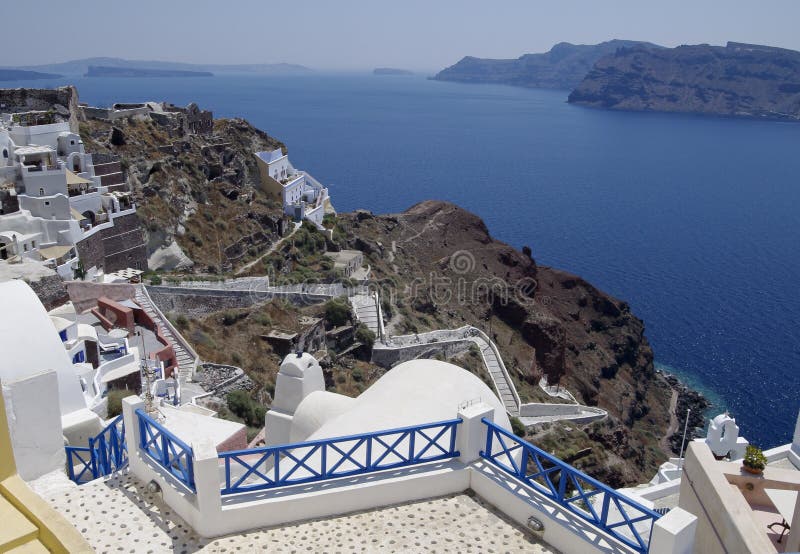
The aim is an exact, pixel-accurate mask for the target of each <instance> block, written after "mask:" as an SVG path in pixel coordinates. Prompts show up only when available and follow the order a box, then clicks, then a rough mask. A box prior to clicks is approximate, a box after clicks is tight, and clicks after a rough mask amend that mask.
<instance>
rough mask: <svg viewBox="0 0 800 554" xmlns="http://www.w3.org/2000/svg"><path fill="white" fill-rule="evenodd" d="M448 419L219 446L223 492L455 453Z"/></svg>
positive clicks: (454, 422)
mask: <svg viewBox="0 0 800 554" xmlns="http://www.w3.org/2000/svg"><path fill="white" fill-rule="evenodd" d="M459 423H461V419H460V418H459V419H451V420H449V421H440V422H437V423H429V424H425V425H417V426H413V427H403V428H400V429H390V430H387V431H377V432H374V433H365V434H362V435H351V436H346V437H336V438H331V439H322V440H315V441H309V442H301V443H296V444H286V445H281V446H268V447H262V448H254V449H250V450H237V451H233V452H222V453H220V454H219V458H220V459H221V460H223V461H224V463H225V483H224V484H222V486H221V488H222V491H221V492H222V494H236V493H241V492H251V491H257V490H262V489H269V488H274V487H283V486H287V485H297V484H299V483H308V482H312V481H324V480H326V479H336V478H338V477H348V476H352V475H359V474H362V473H370V472H374V471H382V470H386V469H394V468H398V467H404V466H411V465H415V464H421V463H426V462H433V461H436V460H444V459H448V458H454V457H456V456H459V455H460V454H459V452H458V451H457V450H456V427H457V426H458V424H459Z"/></svg>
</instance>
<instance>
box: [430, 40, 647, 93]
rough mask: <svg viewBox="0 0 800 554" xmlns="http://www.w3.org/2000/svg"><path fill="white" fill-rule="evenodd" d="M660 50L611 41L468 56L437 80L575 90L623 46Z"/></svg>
mask: <svg viewBox="0 0 800 554" xmlns="http://www.w3.org/2000/svg"><path fill="white" fill-rule="evenodd" d="M633 46H641V47H656V46H655V45H654V44H650V43H645V42H637V41H631V40H610V41H607V42H602V43H600V44H592V45H586V44H578V45H576V44H570V43H568V42H560V43H558V44H556V45H555V46H553V48H552V49H550V51H549V52H545V53H542V54H525V55H524V56H521V57H519V58H517V59H516V60H492V59H482V58H473V57H471V56H467V57H465V58H462V59H461V61H459V62H458V63H457V64H455V65H452V66H450V67H448V68H446V69H443V70H442V71H440V72H439V73H438V74H437V75H436V76H435V77H434V79H436V80H439V81H459V82H464V83H497V84H504V85H515V86H522V87H530V88H552V89H572V88H574V87H575V86H576V85H577V84H578V83H580V82H581V80H582V79H583V78H584V77H585V76H586V74H587V73H588V72H589V70H590V69H591V68H592V66H593V65H594V63H595V62H596V61H597V60H598V59H600V58H602V57H603V56H605V55H607V54H611V53H613V52H615V51H616V50H617V49H619V48H623V47H633Z"/></svg>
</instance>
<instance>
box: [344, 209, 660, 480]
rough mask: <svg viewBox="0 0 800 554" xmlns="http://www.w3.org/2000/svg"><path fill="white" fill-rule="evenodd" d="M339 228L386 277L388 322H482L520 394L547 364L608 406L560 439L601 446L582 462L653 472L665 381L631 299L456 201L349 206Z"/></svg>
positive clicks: (618, 475)
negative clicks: (556, 262)
mask: <svg viewBox="0 0 800 554" xmlns="http://www.w3.org/2000/svg"><path fill="white" fill-rule="evenodd" d="M339 229H340V230H341V231H342V232H343V233H344V236H345V237H346V238H345V240H346V241H347V243H348V246H350V247H355V248H360V249H362V250H364V251H365V252H366V254H367V257H368V261H369V264H370V266H371V267H372V269H373V272H374V276H375V277H376V278H377V279H378V280H379V281H382V283H383V287H382V291H383V292H382V296H383V297H384V299H385V301H386V302H389V303H390V304H391V305H390V306H388V307H389V311H390V312H391V313H392V320H391V322H390V323H389V328H390V332H392V333H394V334H402V333H407V332H422V331H425V330H430V329H435V328H454V327H458V326H461V325H466V324H471V325H477V326H481V327H483V328H484V329H485V330H486V331H487V332H488V333H489V334H491V335H492V338H493V339H494V340H495V342H496V343H497V345H498V347H499V348H500V350H501V353H502V355H503V358H504V361H505V362H506V365H507V366H508V367H509V371H510V372H511V374H512V378H514V380H515V382H516V385H517V388H518V390H519V392H520V395H521V397H522V398H523V402H525V401H544V400H545V399H544V398H542V397H541V396H537V395H540V394H541V391H540V390H539V389H538V387H537V386H536V383H538V380H539V377H540V376H541V375H542V374H546V375H547V376H548V380H549V382H550V383H556V382H559V381H560V383H561V384H562V385H565V386H567V387H568V388H569V389H570V390H571V391H572V392H573V393H574V394H575V396H576V397H577V398H578V400H579V401H581V402H583V403H586V404H589V405H596V406H600V407H602V408H604V409H606V410H607V411H608V412H609V414H611V417H610V418H609V420H608V421H606V422H603V423H598V424H595V425H593V426H590V427H589V428H587V429H585V430H576V429H573V430H572V431H571V432H572V433H573V435H572V436H571V439H570V440H571V441H572V442H570V440H566V439H563V438H562V439H559V440H565V441H566V442H564V444H562V445H561V446H560V447H558V448H557V450H558V452H559V453H561V454H562V455H567V454H568V451H569V447H567V446H566V445H567V444H569V445H571V446H576V445H580V448H585V447H587V446H588V447H592V448H594V449H595V453H600V452H603V456H606V455H607V456H608V458H607V459H604V460H603V461H602V462H601V461H598V462H597V464H596V465H595V466H594V467H586V466H584V468H585V469H587V470H589V471H591V472H592V474H594V475H595V476H598V477H602V478H603V479H605V480H607V481H608V482H611V483H615V484H624V483H633V482H637V481H641V480H642V479H645V480H647V479H649V478H650V477H651V476H652V472H653V471H654V470H655V468H656V466H657V465H658V463H660V462H662V461H663V460H664V459H665V458H666V452H665V451H664V450H662V447H661V444H660V439H661V438H663V437H664V436H665V435H666V434H667V432H668V430H669V426H670V413H669V412H670V410H669V401H670V397H671V394H672V393H671V389H670V388H669V385H668V384H667V382H666V381H665V380H664V378H663V377H662V376H661V375H659V374H658V373H657V372H656V371H655V370H654V368H653V352H652V350H651V348H650V345H649V343H648V342H647V338H646V337H645V336H644V325H643V323H642V322H641V320H639V319H638V318H637V317H636V316H634V315H633V314H632V313H631V311H630V309H629V307H628V305H627V304H625V303H624V302H622V301H620V300H617V299H615V298H612V297H610V296H609V295H607V294H605V293H603V292H602V291H600V290H598V289H597V288H595V287H593V286H592V285H591V284H589V283H587V282H586V281H584V280H583V279H581V278H580V277H576V276H574V275H570V274H568V273H566V272H563V271H559V270H556V269H552V268H549V267H543V266H539V265H537V264H536V262H535V261H534V259H533V258H532V257H531V256H529V255H528V252H529V251H528V250H527V249H526V250H525V253H523V252H520V251H517V250H515V249H514V248H512V247H510V246H509V245H507V244H504V243H501V242H499V241H496V240H494V239H493V238H492V237H491V236H490V235H489V232H488V230H487V228H486V226H485V224H484V223H483V222H482V221H481V220H480V219H479V218H478V217H477V216H475V215H473V214H471V213H469V212H467V211H465V210H463V209H461V208H459V207H457V206H454V205H452V204H448V203H444V202H435V201H427V202H423V203H421V204H418V205H416V206H413V207H412V208H410V209H409V210H407V211H406V212H403V213H401V214H393V215H381V216H373V215H372V214H369V213H366V212H357V213H355V214H344V215H340V216H339ZM390 299H391V300H390ZM568 427H569V426H568ZM537 440H538V439H537ZM576 447H577V446H576ZM622 460H626V462H625V463H622V462H621V461H622Z"/></svg>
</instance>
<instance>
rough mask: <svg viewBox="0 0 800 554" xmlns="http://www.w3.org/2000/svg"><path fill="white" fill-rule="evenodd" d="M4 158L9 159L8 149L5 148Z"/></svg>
mask: <svg viewBox="0 0 800 554" xmlns="http://www.w3.org/2000/svg"><path fill="white" fill-rule="evenodd" d="M3 157H4V158H8V149H7V148H3Z"/></svg>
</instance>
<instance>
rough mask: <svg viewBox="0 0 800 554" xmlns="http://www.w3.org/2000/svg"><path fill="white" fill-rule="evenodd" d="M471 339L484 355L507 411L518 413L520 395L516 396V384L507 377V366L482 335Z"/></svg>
mask: <svg viewBox="0 0 800 554" xmlns="http://www.w3.org/2000/svg"><path fill="white" fill-rule="evenodd" d="M471 340H472V342H474V343H475V344H476V345H477V346H478V348H480V350H481V356H483V362H484V364H485V365H486V370H487V371H488V372H489V375H490V376H491V378H492V381H493V382H494V386H495V388H496V389H497V393H498V394H499V395H500V400H502V401H503V406H505V408H506V411H507V412H508V413H509V414H511V415H518V414H519V406H520V401H519V397H517V396H516V389H512V387H514V384H513V383H510V382H509V379H507V378H506V375H507V373H506V372H505V371H504V367H505V366H501V364H502V363H503V361H502V360H501V359H500V357H499V356H498V355H497V353H496V352H495V351H494V349H493V348H492V347H491V345H490V344H489V342H488V341H486V340H485V339H484V338H483V337H481V336H480V335H477V336H474V337H472V339H471Z"/></svg>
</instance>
